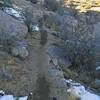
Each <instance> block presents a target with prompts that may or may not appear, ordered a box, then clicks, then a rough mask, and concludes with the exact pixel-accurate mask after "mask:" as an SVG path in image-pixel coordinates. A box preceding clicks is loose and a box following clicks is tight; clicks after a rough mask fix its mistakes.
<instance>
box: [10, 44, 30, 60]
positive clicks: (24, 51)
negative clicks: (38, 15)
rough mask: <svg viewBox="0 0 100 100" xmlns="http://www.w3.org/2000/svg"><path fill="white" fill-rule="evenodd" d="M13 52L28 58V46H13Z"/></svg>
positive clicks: (14, 54) (15, 54)
mask: <svg viewBox="0 0 100 100" xmlns="http://www.w3.org/2000/svg"><path fill="white" fill-rule="evenodd" d="M11 53H12V55H13V56H18V57H21V58H26V57H27V56H28V54H29V53H28V50H27V49H26V47H21V46H17V47H15V48H12V50H11Z"/></svg>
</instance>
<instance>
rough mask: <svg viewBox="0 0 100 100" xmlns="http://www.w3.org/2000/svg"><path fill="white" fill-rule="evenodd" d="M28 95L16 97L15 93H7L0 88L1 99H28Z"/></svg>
mask: <svg viewBox="0 0 100 100" xmlns="http://www.w3.org/2000/svg"><path fill="white" fill-rule="evenodd" d="M27 99H28V96H25V97H14V96H13V95H6V94H5V92H4V91H3V90H0V100H27Z"/></svg>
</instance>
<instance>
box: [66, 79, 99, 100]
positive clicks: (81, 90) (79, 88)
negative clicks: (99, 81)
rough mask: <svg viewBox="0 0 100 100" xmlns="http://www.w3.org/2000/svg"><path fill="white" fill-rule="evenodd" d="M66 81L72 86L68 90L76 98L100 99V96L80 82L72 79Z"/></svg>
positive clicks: (84, 99)
mask: <svg viewBox="0 0 100 100" xmlns="http://www.w3.org/2000/svg"><path fill="white" fill-rule="evenodd" d="M66 83H68V84H70V88H69V89H68V90H67V92H68V93H70V94H72V95H74V96H75V97H76V98H80V100H100V96H98V95H96V94H94V93H91V92H89V91H87V90H86V89H85V87H84V86H83V85H81V84H80V83H75V82H74V81H73V80H71V79H69V80H66Z"/></svg>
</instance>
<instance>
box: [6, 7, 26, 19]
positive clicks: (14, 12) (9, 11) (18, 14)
mask: <svg viewBox="0 0 100 100" xmlns="http://www.w3.org/2000/svg"><path fill="white" fill-rule="evenodd" d="M17 9H18V8H17ZM4 12H5V13H7V14H8V15H11V16H13V17H16V18H18V19H19V20H22V21H23V20H25V17H24V16H23V14H22V12H21V11H17V10H15V9H14V8H10V7H5V8H4Z"/></svg>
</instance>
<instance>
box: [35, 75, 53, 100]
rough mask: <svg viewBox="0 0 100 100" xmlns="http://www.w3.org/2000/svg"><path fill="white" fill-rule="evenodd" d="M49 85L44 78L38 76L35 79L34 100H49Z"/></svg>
mask: <svg viewBox="0 0 100 100" xmlns="http://www.w3.org/2000/svg"><path fill="white" fill-rule="evenodd" d="M49 93H50V89H49V83H48V82H47V81H46V79H45V77H43V76H41V75H39V77H38V79H37V86H36V92H35V94H34V100H51V99H50V96H49Z"/></svg>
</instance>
